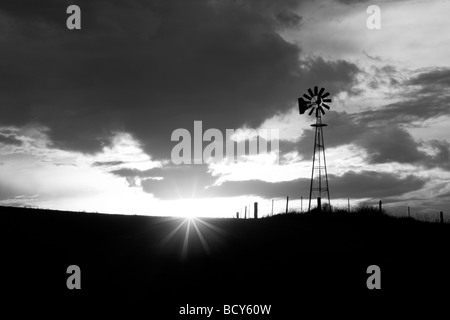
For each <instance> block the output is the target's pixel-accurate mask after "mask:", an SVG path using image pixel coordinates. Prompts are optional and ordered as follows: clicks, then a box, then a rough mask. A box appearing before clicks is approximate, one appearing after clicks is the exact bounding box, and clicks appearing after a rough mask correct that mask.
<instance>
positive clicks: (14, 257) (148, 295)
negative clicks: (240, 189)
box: [0, 207, 450, 319]
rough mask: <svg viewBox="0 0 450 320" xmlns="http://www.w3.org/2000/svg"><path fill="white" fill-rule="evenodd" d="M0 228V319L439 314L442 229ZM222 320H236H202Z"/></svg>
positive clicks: (60, 223) (65, 220)
mask: <svg viewBox="0 0 450 320" xmlns="http://www.w3.org/2000/svg"><path fill="white" fill-rule="evenodd" d="M0 218H1V226H2V228H1V244H2V252H1V255H2V262H1V263H2V270H3V271H2V285H1V290H2V296H3V298H2V310H6V309H11V310H14V313H15V314H21V313H31V314H37V313H38V311H37V310H38V309H35V308H36V307H38V308H39V310H41V311H42V310H44V311H45V312H55V311H56V310H60V309H62V310H65V311H64V312H69V313H72V312H74V311H78V312H80V311H81V312H87V310H88V308H89V310H92V309H91V308H93V307H94V308H95V309H97V311H99V310H102V312H103V311H104V312H107V313H111V312H115V311H116V310H119V309H122V311H123V309H125V310H128V311H129V312H133V311H136V310H137V309H141V310H142V309H144V310H147V314H146V316H145V318H149V319H174V318H185V319H202V318H207V317H206V315H197V316H181V315H179V311H180V308H181V307H184V306H186V304H189V305H190V306H214V307H215V309H217V310H222V309H223V305H234V304H239V305H255V304H257V305H271V312H270V315H269V316H267V315H265V316H261V315H258V316H255V315H253V316H246V317H250V318H253V319H294V318H295V319H301V318H305V319H306V318H307V319H309V318H310V317H309V316H308V317H307V316H306V314H307V313H308V314H310V313H311V312H313V313H314V314H315V317H314V318H322V317H323V316H325V315H326V316H333V317H337V316H339V317H341V316H345V317H349V316H356V317H358V318H362V319H364V318H366V317H367V316H368V315H373V314H377V315H380V316H386V315H393V314H392V313H394V312H395V313H397V315H399V316H405V315H406V314H410V313H414V312H415V310H416V309H417V308H421V309H429V311H430V312H432V311H436V310H440V309H442V310H444V309H446V301H448V299H449V296H450V295H449V292H450V262H449V257H448V256H449V249H448V248H449V245H450V241H449V240H450V225H442V224H431V223H424V222H417V221H414V220H411V219H397V218H392V217H388V216H385V215H378V214H369V213H366V214H365V213H363V212H360V213H358V214H356V213H354V214H345V213H339V214H317V213H316V214H309V215H307V214H304V215H295V214H291V215H280V216H274V217H271V218H263V219H259V220H237V219H202V221H198V220H194V221H191V222H189V221H185V222H184V224H182V225H181V226H180V224H181V223H182V222H183V220H184V219H169V218H158V217H140V216H117V215H102V214H90V213H69V212H57V211H47V210H37V209H21V208H8V207H0ZM177 227H179V228H178V229H177ZM188 228H189V233H188V232H187V230H188ZM69 265H78V266H79V267H80V268H81V290H69V289H67V287H66V279H67V277H68V276H69V275H68V274H66V269H67V267H68V266H69ZM369 265H378V266H379V267H380V268H381V290H369V289H367V287H366V280H367V277H368V276H369V275H368V274H366V269H367V267H368V266H369ZM235 310H237V309H235ZM89 312H90V311H89ZM447 312H448V310H447ZM64 314H66V313H62V314H60V315H61V318H64V317H63V315H64ZM227 318H234V319H239V318H242V316H237V315H224V314H223V311H220V312H219V311H217V312H215V313H214V314H213V316H211V317H210V319H227Z"/></svg>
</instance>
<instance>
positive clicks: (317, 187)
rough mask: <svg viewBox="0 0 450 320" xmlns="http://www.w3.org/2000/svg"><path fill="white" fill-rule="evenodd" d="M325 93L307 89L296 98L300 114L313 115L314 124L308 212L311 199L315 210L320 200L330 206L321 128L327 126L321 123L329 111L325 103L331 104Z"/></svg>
mask: <svg viewBox="0 0 450 320" xmlns="http://www.w3.org/2000/svg"><path fill="white" fill-rule="evenodd" d="M324 92H325V88H321V89H320V90H319V88H318V87H317V86H315V87H314V91H313V90H311V89H308V93H305V94H304V95H303V96H302V97H300V98H298V106H299V111H300V114H304V113H305V112H307V111H308V115H310V116H311V115H313V114H315V117H316V123H315V124H312V125H311V126H312V127H315V128H316V129H315V135H314V152H313V165H312V172H311V185H310V188H309V205H308V211H310V210H311V199H313V198H314V199H317V209H318V210H319V211H321V210H322V199H323V198H324V196H325V199H328V206H330V192H329V188H328V174H327V162H326V159H325V144H324V142H323V131H322V128H323V127H326V126H327V125H326V124H324V123H322V116H323V115H325V110H324V108H325V109H327V110H330V106H329V105H328V104H327V103H330V102H331V99H330V98H328V96H329V95H330V93H329V92H326V93H324Z"/></svg>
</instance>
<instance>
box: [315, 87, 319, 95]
mask: <svg viewBox="0 0 450 320" xmlns="http://www.w3.org/2000/svg"><path fill="white" fill-rule="evenodd" d="M318 92H319V88H318V87H317V86H314V95H315V96H317V93H318Z"/></svg>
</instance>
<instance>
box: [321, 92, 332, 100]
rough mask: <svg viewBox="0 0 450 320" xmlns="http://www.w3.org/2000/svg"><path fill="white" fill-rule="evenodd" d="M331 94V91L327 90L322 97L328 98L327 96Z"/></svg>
mask: <svg viewBox="0 0 450 320" xmlns="http://www.w3.org/2000/svg"><path fill="white" fill-rule="evenodd" d="M329 95H330V93H329V92H327V93H325V94H324V95H323V96H322V97H321V98H322V99H323V98H326V97H328V96H329Z"/></svg>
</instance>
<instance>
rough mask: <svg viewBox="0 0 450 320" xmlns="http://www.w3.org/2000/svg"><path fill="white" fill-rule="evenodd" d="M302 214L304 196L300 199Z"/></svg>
mask: <svg viewBox="0 0 450 320" xmlns="http://www.w3.org/2000/svg"><path fill="white" fill-rule="evenodd" d="M300 212H301V213H303V196H301V197H300Z"/></svg>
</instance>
